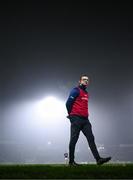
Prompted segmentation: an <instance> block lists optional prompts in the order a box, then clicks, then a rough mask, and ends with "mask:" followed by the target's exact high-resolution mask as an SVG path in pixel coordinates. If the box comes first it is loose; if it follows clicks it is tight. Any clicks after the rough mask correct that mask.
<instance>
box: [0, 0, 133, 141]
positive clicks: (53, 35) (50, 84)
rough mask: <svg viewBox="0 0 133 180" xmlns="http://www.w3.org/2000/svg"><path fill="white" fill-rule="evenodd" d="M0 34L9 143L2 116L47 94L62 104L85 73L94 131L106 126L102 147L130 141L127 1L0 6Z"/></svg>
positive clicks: (132, 32)
mask: <svg viewBox="0 0 133 180" xmlns="http://www.w3.org/2000/svg"><path fill="white" fill-rule="evenodd" d="M0 37H1V38H0V49H1V53H0V62H1V63H0V68H1V70H0V105H1V114H2V116H1V119H0V123H1V139H2V140H3V139H4V140H5V139H6V140H7V139H8V138H9V137H8V133H7V131H5V129H6V124H7V122H8V120H6V118H4V115H5V114H6V113H8V112H7V111H6V109H7V107H9V106H11V105H12V103H14V102H21V101H27V100H28V101H30V100H31V101H33V100H38V99H40V98H43V97H44V96H45V95H47V94H53V95H57V96H58V97H59V98H61V99H63V100H64V101H66V98H67V96H68V94H69V91H70V90H71V89H72V88H73V87H74V86H76V85H77V83H78V80H79V77H80V75H81V74H87V75H89V76H91V78H92V83H91V85H90V87H89V88H88V91H89V92H90V110H91V112H92V114H93V113H94V117H96V119H95V118H92V124H93V126H94V130H95V128H96V129H98V128H100V129H101V132H99V133H102V129H103V128H104V129H106V130H105V132H106V133H109V136H110V142H109V140H107V139H106V140H105V139H104V140H105V142H106V143H107V144H110V143H111V144H113V143H115V144H116V143H118V144H119V143H123V144H133V133H132V127H133V112H132V107H133V13H132V6H131V4H130V3H129V4H128V3H122V2H119V3H118V4H117V3H111V1H110V2H107V3H100V2H99V3H89V2H88V3H87V2H82V3H81V2H80V3H79V2H76V3H74V2H72V1H71V3H69V2H68V1H63V2H62V3H57V2H54V3H50V1H44V2H43V3H42V2H39V1H36V3H35V2H32V1H31V3H28V1H27V3H23V2H17V3H12V2H11V1H9V2H8V1H7V2H6V3H4V4H1V11H0ZM91 112H90V114H91ZM97 112H98V113H99V114H100V120H99V114H95V113H97ZM102 119H104V120H103V121H102ZM98 123H101V124H105V127H102V125H98ZM106 125H108V126H107V128H106ZM109 127H110V128H109ZM95 131H96V130H95ZM4 132H5V133H4ZM97 138H98V137H97ZM102 138H104V137H102V136H101V139H100V140H102Z"/></svg>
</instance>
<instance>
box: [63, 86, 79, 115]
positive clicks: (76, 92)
mask: <svg viewBox="0 0 133 180" xmlns="http://www.w3.org/2000/svg"><path fill="white" fill-rule="evenodd" d="M78 95H79V89H78V88H73V89H72V90H71V92H70V94H69V97H68V99H67V101H66V108H67V112H68V114H70V113H71V110H72V105H73V103H74V101H75V99H76V98H77V96H78Z"/></svg>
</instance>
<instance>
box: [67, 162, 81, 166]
mask: <svg viewBox="0 0 133 180" xmlns="http://www.w3.org/2000/svg"><path fill="white" fill-rule="evenodd" d="M69 166H80V164H77V163H76V162H75V161H73V162H69Z"/></svg>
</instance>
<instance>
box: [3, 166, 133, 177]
mask: <svg viewBox="0 0 133 180" xmlns="http://www.w3.org/2000/svg"><path fill="white" fill-rule="evenodd" d="M0 179H133V164H105V165H102V166H98V165H95V164H88V165H81V166H79V167H70V166H68V165H62V164H59V165H58V164H42V165H41V164H33V165H31V164H29V165H28V164H27V165H25V164H24V165H0Z"/></svg>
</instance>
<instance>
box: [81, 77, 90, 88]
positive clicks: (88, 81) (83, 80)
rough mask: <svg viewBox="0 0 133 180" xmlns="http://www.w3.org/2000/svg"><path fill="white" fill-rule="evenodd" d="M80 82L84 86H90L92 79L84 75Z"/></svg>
mask: <svg viewBox="0 0 133 180" xmlns="http://www.w3.org/2000/svg"><path fill="white" fill-rule="evenodd" d="M79 83H80V84H81V85H84V86H88V85H89V83H90V79H89V78H88V77H87V76H82V77H81V79H80V81H79Z"/></svg>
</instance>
